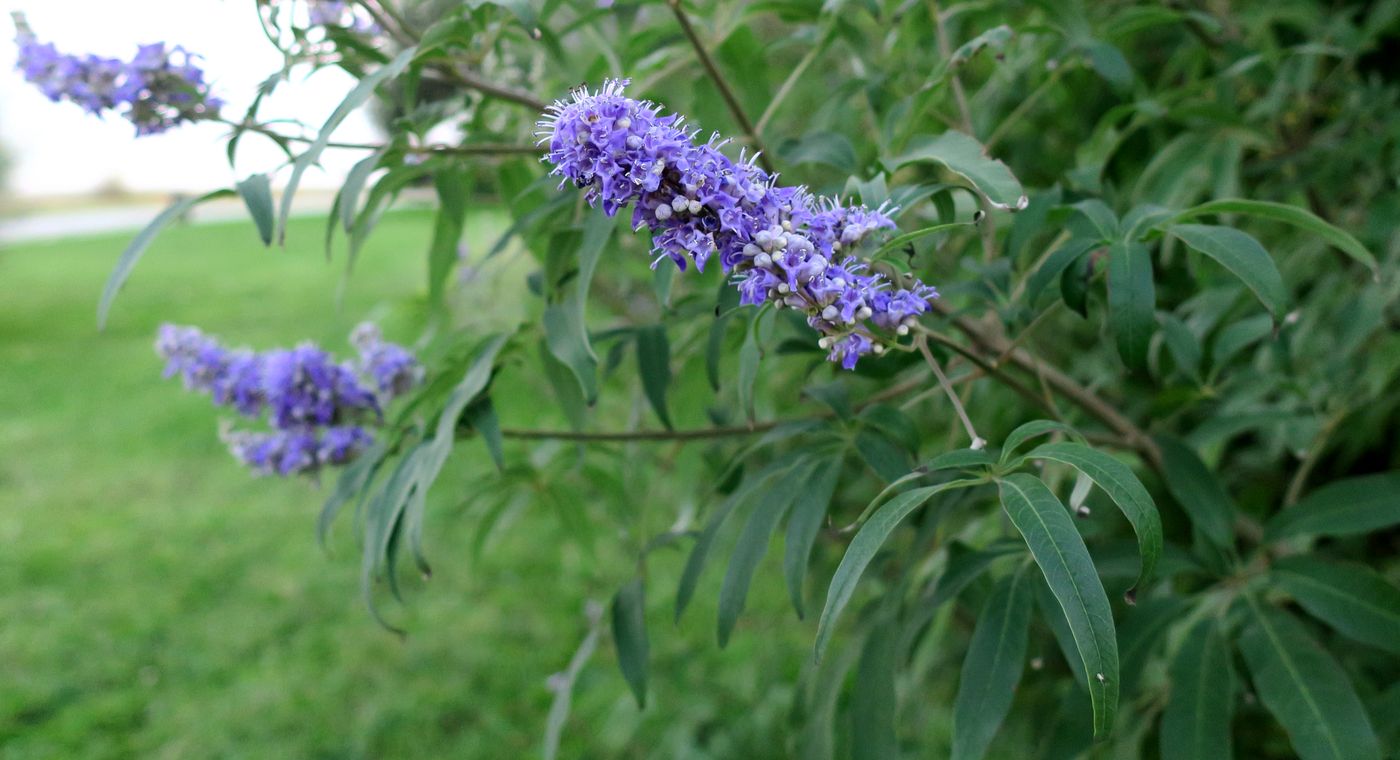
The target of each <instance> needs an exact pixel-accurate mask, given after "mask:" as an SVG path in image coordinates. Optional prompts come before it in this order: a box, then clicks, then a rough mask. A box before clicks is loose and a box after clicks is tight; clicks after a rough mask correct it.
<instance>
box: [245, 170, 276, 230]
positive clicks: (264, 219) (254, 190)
mask: <svg viewBox="0 0 1400 760" xmlns="http://www.w3.org/2000/svg"><path fill="white" fill-rule="evenodd" d="M238 195H239V196H240V197H242V198H243V205H244V206H246V207H247V208H248V215H249V216H251V217H253V224H256V225H257V227H258V237H259V238H260V239H261V240H262V242H263V245H271V244H272V227H273V224H274V222H275V219H274V217H275V215H274V213H273V211H272V185H271V183H269V182H268V179H267V175H266V174H254V175H252V176H251V177H248V178H247V179H245V180H243V181H242V182H239V183H238Z"/></svg>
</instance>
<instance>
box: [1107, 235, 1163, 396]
mask: <svg viewBox="0 0 1400 760" xmlns="http://www.w3.org/2000/svg"><path fill="white" fill-rule="evenodd" d="M1156 303H1157V295H1156V292H1155V290H1154V288H1153V285H1152V257H1151V255H1149V254H1148V252H1147V246H1144V245H1142V244H1141V243H1132V242H1124V241H1119V242H1117V243H1114V244H1113V245H1111V246H1109V247H1108V317H1109V320H1110V322H1111V324H1112V325H1113V335H1114V337H1115V338H1117V340H1118V355H1119V356H1122V357H1123V363H1124V364H1127V365H1128V366H1129V367H1131V368H1132V369H1135V370H1136V369H1142V368H1143V367H1145V366H1147V347H1148V342H1149V341H1150V339H1151V338H1152V329H1153V328H1154V327H1156V325H1157V318H1156Z"/></svg>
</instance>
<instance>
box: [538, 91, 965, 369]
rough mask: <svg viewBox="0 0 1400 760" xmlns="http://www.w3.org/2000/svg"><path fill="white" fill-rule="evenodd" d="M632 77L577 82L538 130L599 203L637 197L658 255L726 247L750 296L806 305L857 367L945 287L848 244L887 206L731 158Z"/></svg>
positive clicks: (813, 321) (564, 172)
mask: <svg viewBox="0 0 1400 760" xmlns="http://www.w3.org/2000/svg"><path fill="white" fill-rule="evenodd" d="M626 85H627V81H626V80H609V81H607V82H605V83H604V84H603V87H602V89H601V90H599V91H598V92H588V91H585V90H577V91H575V92H574V93H573V95H572V97H571V98H569V99H567V100H561V101H558V102H556V103H555V104H553V105H552V106H550V107H549V109H548V110H547V111H546V114H545V117H544V119H543V120H542V121H540V123H539V130H538V132H537V134H538V135H539V137H540V142H541V143H547V144H548V153H547V154H546V157H545V160H546V161H548V162H550V163H552V164H553V165H554V170H553V172H552V173H553V174H557V175H559V176H561V177H563V178H564V181H565V183H569V182H572V183H573V184H574V185H575V186H576V187H578V188H580V189H583V190H584V193H585V197H586V198H587V199H588V202H589V203H590V204H592V205H601V206H602V208H603V212H604V213H606V214H608V215H609V216H612V215H614V214H616V213H617V212H618V210H620V209H622V208H625V207H626V206H628V205H631V206H632V207H633V211H632V226H633V228H634V229H641V228H642V227H647V228H649V229H650V230H651V231H652V245H653V253H655V254H656V261H655V262H653V266H656V264H657V263H659V262H660V260H661V259H662V258H669V259H670V260H671V261H673V262H674V263H675V264H676V266H678V267H680V268H681V269H685V267H686V265H687V261H694V262H695V266H696V268H697V269H704V267H705V265H706V263H707V262H708V261H709V260H710V258H711V257H712V256H714V255H716V254H718V256H719V261H720V266H721V267H723V269H724V271H725V272H728V273H730V274H731V275H733V279H734V283H735V285H736V287H738V289H739V292H740V300H741V301H742V302H743V303H746V304H763V303H772V304H773V305H774V306H775V307H777V308H794V309H798V310H801V311H803V312H804V313H806V314H807V318H808V319H807V321H808V324H810V325H811V326H812V327H813V329H815V330H817V331H818V332H819V333H820V334H821V338H820V340H819V341H818V343H819V345H821V346H822V348H824V349H828V350H829V351H830V359H831V360H832V361H836V362H840V363H841V365H842V366H843V367H845V368H847V369H853V368H854V367H855V364H856V361H857V360H858V359H859V358H860V357H861V356H864V355H865V354H868V353H881V352H883V351H884V347H885V345H886V344H887V342H889V341H891V340H894V339H896V338H897V336H899V335H903V334H906V333H907V332H908V331H909V328H910V327H911V325H912V322H913V320H915V319H917V318H918V316H919V315H920V314H922V313H924V312H926V311H928V309H929V305H928V301H929V300H930V299H933V298H937V297H938V293H937V291H936V290H935V289H934V288H932V287H930V286H927V285H924V284H923V283H920V282H917V281H915V282H914V284H913V286H912V287H911V288H908V289H904V288H895V287H893V285H892V283H890V282H889V281H887V280H886V279H885V278H884V277H883V276H882V275H880V274H874V273H867V272H866V269H865V266H864V265H863V264H860V263H858V262H857V260H856V259H855V258H853V257H851V256H849V255H848V254H847V253H846V252H847V251H849V250H851V249H853V248H855V247H856V246H858V245H859V244H860V243H861V241H862V240H864V239H865V238H866V237H868V236H869V235H870V234H871V233H873V232H875V231H876V230H879V229H882V228H893V227H894V222H892V221H891V220H890V218H889V217H888V216H887V214H886V211H887V210H886V209H884V208H883V207H882V208H880V209H875V210H871V209H868V208H865V207H863V206H856V207H848V206H844V205H842V204H841V203H839V202H838V201H835V200H831V199H826V198H817V197H814V196H812V195H811V194H810V193H808V192H807V191H806V189H805V188H801V187H784V186H781V185H778V184H777V183H776V181H775V178H774V177H772V176H770V175H769V174H768V173H767V172H765V171H764V170H763V169H762V168H760V167H758V166H757V165H755V164H754V158H755V157H753V156H751V157H749V158H747V160H746V159H745V158H744V157H743V156H742V155H741V156H740V160H739V161H738V162H734V161H731V160H730V159H729V158H728V157H727V156H726V155H725V154H724V153H723V152H721V150H720V148H722V147H723V146H724V144H725V141H723V140H721V139H719V137H718V136H717V135H715V136H711V137H710V138H709V139H707V140H705V141H704V142H700V141H699V140H697V136H698V134H699V130H693V129H688V128H687V127H686V126H685V124H684V120H683V119H682V117H680V116H678V115H675V114H663V113H662V112H661V109H660V108H659V107H658V106H656V105H655V104H653V103H650V102H646V101H639V100H634V99H632V98H629V97H627V96H626V95H624V94H623V90H624V88H625V86H626ZM560 186H561V187H562V186H563V184H561V185H560ZM876 330H880V331H884V332H886V333H893V335H888V334H886V335H882V334H880V333H877V332H876Z"/></svg>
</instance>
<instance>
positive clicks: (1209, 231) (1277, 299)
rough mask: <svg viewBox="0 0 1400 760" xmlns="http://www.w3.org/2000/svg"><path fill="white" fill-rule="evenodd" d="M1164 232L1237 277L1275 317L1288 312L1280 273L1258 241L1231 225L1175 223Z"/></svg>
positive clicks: (1286, 296)
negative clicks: (1214, 225)
mask: <svg viewBox="0 0 1400 760" xmlns="http://www.w3.org/2000/svg"><path fill="white" fill-rule="evenodd" d="M1167 231H1168V232H1170V233H1171V234H1173V235H1175V236H1177V237H1178V238H1180V239H1181V242H1183V243H1185V244H1186V245H1188V246H1190V247H1191V248H1192V249H1194V250H1196V251H1199V252H1201V253H1203V254H1205V255H1206V256H1209V257H1210V258H1212V259H1215V260H1216V261H1217V262H1219V263H1220V264H1221V265H1222V266H1224V267H1225V268H1226V269H1228V270H1230V272H1231V273H1232V274H1234V275H1235V276H1236V277H1238V278H1240V280H1241V281H1242V282H1243V283H1244V284H1245V286H1247V287H1248V288H1249V289H1250V290H1252V291H1254V295H1255V296H1256V297H1257V298H1258V299H1259V302H1260V303H1262V304H1264V308H1266V309H1268V310H1269V313H1270V314H1272V315H1273V316H1274V319H1275V320H1279V319H1282V318H1283V314H1284V312H1286V311H1288V288H1287V287H1285V286H1284V284H1283V275H1281V274H1279V271H1278V266H1276V265H1275V264H1274V260H1273V258H1272V257H1270V256H1269V252H1268V251H1266V250H1264V246H1262V245H1260V244H1259V241H1258V240H1255V239H1254V238H1252V237H1250V236H1249V235H1246V234H1245V233H1243V232H1240V231H1239V230H1236V229H1232V228H1230V227H1212V226H1210V225H1207V224H1174V225H1172V226H1170V227H1168V228H1167Z"/></svg>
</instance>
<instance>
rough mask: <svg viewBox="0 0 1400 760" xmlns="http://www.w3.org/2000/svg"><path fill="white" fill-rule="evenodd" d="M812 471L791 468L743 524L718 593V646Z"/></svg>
mask: <svg viewBox="0 0 1400 760" xmlns="http://www.w3.org/2000/svg"><path fill="white" fill-rule="evenodd" d="M811 474H812V469H811V467H810V466H809V465H807V464H805V463H803V464H799V465H797V466H795V467H793V468H792V469H791V470H789V471H788V472H787V474H785V475H783V476H782V477H781V478H779V479H778V480H777V482H775V483H773V485H772V486H770V487H769V488H768V490H767V491H766V492H764V493H763V494H762V496H761V498H760V499H759V500H758V506H756V507H755V508H754V510H753V512H752V513H750V514H749V519H748V521H747V522H745V523H744V530H743V531H742V532H741V533H740V534H739V540H738V542H737V543H735V544H734V553H733V554H732V555H730V558H729V570H728V571H727V572H726V573H725V575H724V585H723V586H722V587H720V592H719V620H718V625H717V627H716V629H715V631H716V635H717V638H718V641H719V646H720V648H721V649H723V648H724V647H726V646H728V644H729V635H730V634H731V633H733V632H734V624H735V623H737V622H738V620H739V613H740V612H743V611H744V602H745V601H746V600H747V599H748V595H749V585H750V584H751V583H752V582H753V574H754V571H756V570H757V569H758V563H759V561H761V560H762V559H763V555H764V554H766V553H767V552H768V542H769V540H770V539H771V537H772V535H773V531H775V530H777V528H778V523H779V522H781V521H782V519H783V515H785V514H787V511H788V509H789V508H790V507H791V506H792V501H793V499H794V498H795V497H796V495H797V490H798V489H799V488H800V487H801V485H802V483H803V482H805V481H807V480H809V479H810V478H811Z"/></svg>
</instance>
